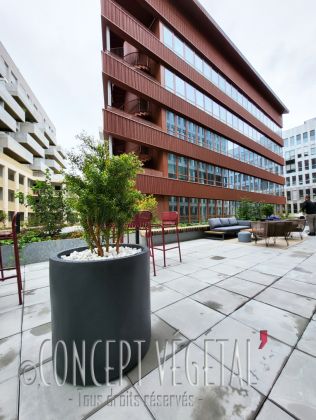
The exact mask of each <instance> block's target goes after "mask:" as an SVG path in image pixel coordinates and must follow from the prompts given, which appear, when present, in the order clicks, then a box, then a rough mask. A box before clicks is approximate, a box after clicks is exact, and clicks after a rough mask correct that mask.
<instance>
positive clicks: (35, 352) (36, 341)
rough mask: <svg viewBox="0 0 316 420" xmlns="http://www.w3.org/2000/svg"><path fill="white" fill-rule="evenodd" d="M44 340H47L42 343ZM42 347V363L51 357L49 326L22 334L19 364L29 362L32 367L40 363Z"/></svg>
mask: <svg viewBox="0 0 316 420" xmlns="http://www.w3.org/2000/svg"><path fill="white" fill-rule="evenodd" d="M45 340H48V341H46V342H45V343H44V341H45ZM41 346H42V352H43V354H42V361H46V360H48V359H51V357H52V334H51V324H50V323H48V324H43V325H39V326H37V327H34V328H31V329H30V330H27V331H24V332H23V333H22V349H21V362H24V361H25V360H30V361H31V362H32V363H34V365H37V364H39V363H40V349H41Z"/></svg>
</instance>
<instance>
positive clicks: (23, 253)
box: [1, 239, 87, 267]
mask: <svg viewBox="0 0 316 420" xmlns="http://www.w3.org/2000/svg"><path fill="white" fill-rule="evenodd" d="M86 245H87V244H86V242H85V241H84V240H83V239H57V240H55V241H54V240H50V241H43V242H34V243H30V244H27V245H25V246H24V247H23V248H22V249H21V250H20V261H21V264H22V265H24V264H34V263H39V262H43V261H48V260H49V258H50V257H52V256H55V255H56V254H58V253H60V252H62V251H65V250H67V249H72V248H79V247H82V246H86ZM1 249H2V259H3V263H4V265H5V266H6V267H8V266H10V265H12V261H13V246H12V245H3V246H2V248H1Z"/></svg>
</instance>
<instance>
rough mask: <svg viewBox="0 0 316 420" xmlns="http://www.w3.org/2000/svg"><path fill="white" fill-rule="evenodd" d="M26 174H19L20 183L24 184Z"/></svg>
mask: <svg viewBox="0 0 316 420" xmlns="http://www.w3.org/2000/svg"><path fill="white" fill-rule="evenodd" d="M24 178H25V177H24V176H23V175H19V184H20V185H24Z"/></svg>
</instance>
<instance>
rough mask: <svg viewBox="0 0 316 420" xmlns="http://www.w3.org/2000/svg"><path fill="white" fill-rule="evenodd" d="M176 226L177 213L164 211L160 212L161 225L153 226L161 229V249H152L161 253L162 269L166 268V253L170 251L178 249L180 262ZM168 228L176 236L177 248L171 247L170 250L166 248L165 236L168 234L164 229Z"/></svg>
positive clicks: (177, 221) (177, 229) (177, 222)
mask: <svg viewBox="0 0 316 420" xmlns="http://www.w3.org/2000/svg"><path fill="white" fill-rule="evenodd" d="M178 224H179V215H178V212H177V211H165V212H162V214H161V224H160V225H155V226H157V227H160V228H161V234H162V248H159V247H154V249H157V250H158V251H162V252H163V262H164V267H166V251H170V250H171V249H177V248H178V249H179V258H180V262H182V257H181V249H180V239H179V228H178ZM168 228H175V230H176V236H177V246H173V247H171V248H166V240H165V235H167V234H168V231H166V230H165V229H168Z"/></svg>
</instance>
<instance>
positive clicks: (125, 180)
mask: <svg viewBox="0 0 316 420" xmlns="http://www.w3.org/2000/svg"><path fill="white" fill-rule="evenodd" d="M77 138H78V139H79V140H80V142H81V143H80V146H79V147H78V148H77V150H76V151H73V152H71V153H70V154H69V161H70V165H71V167H70V171H69V173H67V174H66V177H65V182H66V187H67V191H68V193H69V202H70V203H71V206H72V207H73V209H74V210H75V212H76V213H77V214H78V216H79V221H80V224H81V226H82V228H83V230H84V236H85V239H86V240H87V242H88V244H89V247H90V248H91V249H94V248H96V249H97V252H98V255H99V256H103V255H104V252H103V248H102V245H103V243H104V242H105V245H106V250H108V248H109V243H110V236H111V233H112V234H113V235H114V240H115V242H116V250H117V252H118V251H119V244H120V238H121V236H122V235H123V234H124V227H125V225H126V224H127V223H128V222H129V221H130V220H131V219H132V218H133V216H134V215H135V213H136V212H137V211H138V203H139V202H140V200H141V198H142V194H141V193H140V192H139V191H137V189H136V176H137V173H139V172H140V170H141V162H140V161H139V159H138V158H137V156H135V155H134V154H122V155H120V156H113V157H110V156H109V154H108V148H107V145H106V144H105V143H103V142H102V143H97V142H95V141H94V139H93V138H92V137H90V136H88V135H87V134H85V133H82V134H81V135H80V136H77Z"/></svg>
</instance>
